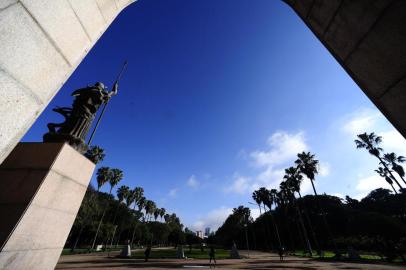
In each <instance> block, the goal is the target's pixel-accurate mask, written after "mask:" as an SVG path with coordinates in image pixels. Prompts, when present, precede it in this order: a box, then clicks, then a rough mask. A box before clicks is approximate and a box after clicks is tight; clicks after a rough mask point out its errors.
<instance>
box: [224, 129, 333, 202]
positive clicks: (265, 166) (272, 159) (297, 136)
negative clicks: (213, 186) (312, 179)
mask: <svg viewBox="0 0 406 270" xmlns="http://www.w3.org/2000/svg"><path fill="white" fill-rule="evenodd" d="M308 149H309V147H308V145H307V144H306V141H305V134H304V132H303V131H300V132H297V133H288V132H286V131H277V132H275V133H273V134H272V135H271V136H270V137H269V138H268V140H267V143H266V149H264V150H262V149H261V150H255V151H253V152H251V153H250V154H249V157H250V161H249V162H250V164H251V165H253V166H254V167H255V168H259V169H260V170H259V171H258V172H257V173H256V174H255V175H254V176H252V177H247V176H241V175H239V174H237V173H236V174H234V177H233V182H232V184H231V185H229V186H228V187H226V188H225V191H226V192H234V193H237V194H247V193H251V192H253V191H254V190H256V189H258V188H260V187H266V188H268V189H271V188H279V184H280V182H281V181H282V180H283V175H284V173H285V168H287V167H289V166H293V165H294V163H293V162H294V160H295V159H296V157H297V153H300V152H302V151H307V150H308ZM322 170H323V173H324V175H327V174H328V172H329V165H328V163H323V167H322ZM309 188H311V186H310V185H309V184H308V183H303V186H302V190H303V192H304V194H305V193H307V192H308V191H310V189H309Z"/></svg>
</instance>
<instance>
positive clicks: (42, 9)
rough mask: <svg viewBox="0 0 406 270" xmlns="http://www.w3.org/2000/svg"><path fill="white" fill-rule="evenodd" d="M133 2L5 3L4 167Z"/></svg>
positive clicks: (0, 61)
mask: <svg viewBox="0 0 406 270" xmlns="http://www.w3.org/2000/svg"><path fill="white" fill-rule="evenodd" d="M132 2H134V0H19V1H17V0H0V163H1V162H2V161H3V160H4V159H5V158H6V156H7V155H8V153H10V151H11V150H12V149H13V148H14V146H15V145H16V144H17V143H18V142H19V141H20V139H21V137H22V136H23V135H24V134H25V133H26V132H27V130H28V129H29V128H30V127H31V125H32V124H33V123H34V121H35V119H37V117H38V115H39V114H40V113H41V112H42V111H43V109H44V108H45V107H46V105H47V104H48V103H49V101H50V100H51V99H52V98H53V96H54V95H55V94H56V93H57V91H58V90H59V89H60V88H61V87H62V85H63V84H64V83H65V81H66V80H67V79H68V77H69V76H70V75H71V74H72V72H73V71H74V70H75V68H76V67H77V66H78V64H79V63H80V62H81V61H82V59H83V58H84V57H85V55H86V54H87V53H88V52H89V50H90V49H91V48H92V47H93V45H94V44H95V43H96V41H97V40H98V39H99V37H100V36H101V35H102V34H103V32H104V31H105V30H106V29H107V27H108V26H109V25H110V24H111V23H112V21H113V20H114V18H115V17H116V16H117V15H118V14H119V13H120V12H121V11H122V10H123V9H124V8H125V7H127V6H128V5H129V4H131V3H132Z"/></svg>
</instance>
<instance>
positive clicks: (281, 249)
mask: <svg viewBox="0 0 406 270" xmlns="http://www.w3.org/2000/svg"><path fill="white" fill-rule="evenodd" d="M278 253H279V260H280V261H283V255H284V253H285V249H284V248H283V247H282V246H281V247H279V250H278Z"/></svg>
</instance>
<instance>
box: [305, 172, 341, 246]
mask: <svg viewBox="0 0 406 270" xmlns="http://www.w3.org/2000/svg"><path fill="white" fill-rule="evenodd" d="M310 181H311V183H312V187H313V191H314V195H315V196H316V206H317V208H318V210H319V211H321V216H322V219H323V223H324V227H326V231H327V235H328V238H329V239H330V240H331V243H332V244H333V246H334V249H335V250H337V247H336V244H335V241H334V238H333V236H332V233H331V230H330V226H329V225H328V222H327V219H326V214H325V212H324V210H323V209H322V208H321V206H320V204H319V201H318V200H317V197H318V196H319V195H318V194H317V191H316V188H315V187H314V183H313V179H310Z"/></svg>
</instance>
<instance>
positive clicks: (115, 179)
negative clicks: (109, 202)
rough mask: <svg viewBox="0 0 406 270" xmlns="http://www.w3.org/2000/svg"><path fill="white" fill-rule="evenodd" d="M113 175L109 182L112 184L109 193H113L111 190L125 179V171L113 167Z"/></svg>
mask: <svg viewBox="0 0 406 270" xmlns="http://www.w3.org/2000/svg"><path fill="white" fill-rule="evenodd" d="M111 173H112V176H111V178H110V179H109V184H110V191H109V195H111V191H112V190H113V188H114V187H115V186H117V184H118V183H119V182H120V181H121V180H122V179H123V177H124V175H123V171H122V170H120V169H117V168H115V169H112V170H111Z"/></svg>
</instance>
